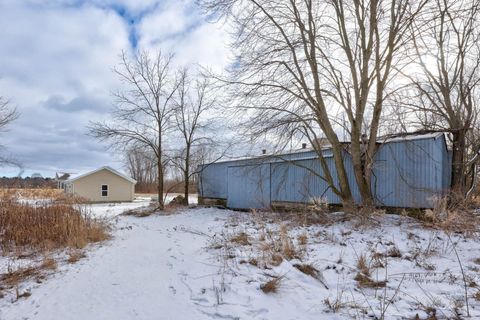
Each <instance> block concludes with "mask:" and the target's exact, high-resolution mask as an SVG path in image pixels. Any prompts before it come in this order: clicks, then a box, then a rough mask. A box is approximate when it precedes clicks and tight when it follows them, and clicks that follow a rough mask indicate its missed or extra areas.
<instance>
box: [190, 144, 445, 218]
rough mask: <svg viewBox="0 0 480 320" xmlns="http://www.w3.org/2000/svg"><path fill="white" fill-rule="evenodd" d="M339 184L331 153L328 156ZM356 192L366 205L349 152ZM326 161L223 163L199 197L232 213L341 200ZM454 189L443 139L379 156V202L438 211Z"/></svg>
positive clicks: (387, 148) (210, 168)
mask: <svg viewBox="0 0 480 320" xmlns="http://www.w3.org/2000/svg"><path fill="white" fill-rule="evenodd" d="M325 158H326V161H327V164H328V166H329V168H330V172H331V173H332V175H333V177H334V180H335V185H338V179H337V177H336V170H335V165H334V161H333V157H332V155H331V153H329V152H328V151H327V152H326V153H325ZM344 163H345V167H346V170H347V175H348V179H349V182H350V188H351V190H352V193H353V196H354V199H355V200H356V201H357V202H360V200H361V199H360V195H359V192H358V188H357V185H356V182H355V176H354V172H353V166H352V163H351V157H350V155H349V154H348V153H347V152H345V153H344ZM321 176H322V169H321V166H320V162H319V160H318V158H317V156H316V153H315V152H313V151H306V152H299V153H294V154H286V155H281V156H268V157H267V156H266V157H260V158H254V159H245V160H236V161H226V162H218V163H213V164H210V165H207V166H205V167H204V170H203V171H202V173H201V174H200V179H199V194H200V196H202V197H205V198H222V199H227V205H228V207H230V208H238V209H240V208H242V209H245V208H266V207H269V206H270V204H271V202H300V203H305V202H310V201H312V199H314V198H316V199H323V200H324V201H326V202H327V203H329V204H339V203H340V199H339V197H338V196H337V195H335V194H334V192H333V191H332V190H331V189H330V188H329V186H328V184H327V183H326V182H325V181H324V180H323V179H322V178H321ZM449 184H450V156H449V154H448V151H447V149H446V144H445V137H444V136H443V135H441V136H437V137H430V138H418V139H407V140H397V141H392V142H388V143H384V144H382V145H381V146H380V147H379V150H378V152H377V154H376V156H375V162H374V176H373V179H372V190H373V193H374V195H375V197H376V202H377V204H378V205H381V206H389V207H419V208H429V207H432V206H433V201H434V198H435V197H438V196H441V195H443V194H445V192H446V190H448V187H449Z"/></svg>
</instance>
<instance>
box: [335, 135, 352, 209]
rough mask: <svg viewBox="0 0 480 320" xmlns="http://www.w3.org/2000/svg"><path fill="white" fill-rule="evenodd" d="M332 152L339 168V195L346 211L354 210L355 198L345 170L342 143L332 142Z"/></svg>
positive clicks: (337, 168) (336, 166)
mask: <svg viewBox="0 0 480 320" xmlns="http://www.w3.org/2000/svg"><path fill="white" fill-rule="evenodd" d="M332 152H333V160H334V162H335V168H336V170H337V177H338V183H339V187H340V194H339V196H340V198H341V201H342V206H343V210H344V211H345V212H354V208H355V201H354V200H353V197H352V191H351V190H350V184H349V182H348V176H347V172H346V170H345V163H344V160H343V152H342V147H341V145H340V143H338V144H337V145H334V144H332Z"/></svg>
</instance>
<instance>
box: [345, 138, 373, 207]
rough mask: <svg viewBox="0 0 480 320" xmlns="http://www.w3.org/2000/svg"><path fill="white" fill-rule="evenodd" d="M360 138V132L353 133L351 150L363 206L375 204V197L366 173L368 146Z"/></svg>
mask: <svg viewBox="0 0 480 320" xmlns="http://www.w3.org/2000/svg"><path fill="white" fill-rule="evenodd" d="M360 139H361V137H360V136H359V135H358V134H353V133H352V141H351V151H350V152H351V155H352V165H353V173H354V175H355V181H356V183H357V186H358V191H359V193H360V197H361V198H362V200H361V201H362V206H365V207H371V206H373V197H372V192H371V188H370V181H367V177H366V174H365V173H366V171H365V169H366V168H365V165H366V159H365V157H364V155H365V152H366V146H364V145H363V144H362V143H361V142H360ZM362 148H363V150H362Z"/></svg>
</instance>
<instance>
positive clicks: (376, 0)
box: [200, 0, 426, 210]
mask: <svg viewBox="0 0 480 320" xmlns="http://www.w3.org/2000/svg"><path fill="white" fill-rule="evenodd" d="M200 2H201V3H202V4H203V5H204V7H205V8H206V9H207V10H211V11H215V12H217V13H220V14H223V15H224V16H226V17H227V19H228V21H230V22H231V23H232V24H233V26H234V28H235V34H234V35H235V36H236V40H235V41H234V43H233V48H234V50H236V52H237V53H238V57H237V60H236V61H235V63H234V64H233V67H232V70H231V73H230V77H229V78H228V79H224V78H222V79H220V80H222V81H223V82H224V83H228V84H232V85H234V89H233V90H232V93H233V94H234V95H235V97H236V98H237V101H239V103H238V107H239V108H240V109H241V110H253V115H254V117H253V118H250V121H251V125H250V127H251V128H252V130H251V132H252V133H253V134H254V135H257V136H259V135H266V134H267V135H268V134H270V135H273V136H275V137H282V138H283V139H284V140H290V139H292V138H293V137H294V136H298V135H301V136H303V137H306V138H307V139H308V140H309V141H310V142H311V143H312V145H313V146H315V145H316V144H314V143H313V142H314V141H317V140H318V138H321V137H322V136H325V137H326V138H327V139H328V141H329V142H330V144H331V150H332V153H333V157H334V163H335V174H336V176H335V174H333V173H332V171H331V168H329V166H328V163H327V161H326V160H325V158H324V151H323V150H322V149H321V148H318V147H315V150H316V152H317V154H318V155H319V158H320V163H321V166H322V170H323V177H322V178H323V179H324V180H325V181H326V182H327V183H328V184H329V186H330V188H331V189H332V191H333V192H334V193H336V194H337V195H338V196H339V197H340V198H341V199H342V203H343V205H344V207H345V208H346V209H347V210H348V209H351V208H352V206H354V200H353V196H352V191H351V188H350V183H351V182H353V181H349V179H348V175H347V169H346V164H345V163H346V162H345V161H344V158H345V148H344V144H343V143H342V137H341V136H339V132H340V131H341V130H340V129H341V127H342V126H344V127H345V129H346V130H347V133H348V135H349V138H350V140H351V143H350V148H349V150H348V151H349V152H350V154H351V159H352V164H353V168H354V173H355V180H356V183H357V185H358V188H359V191H360V194H361V197H362V201H363V204H365V205H371V204H372V203H373V197H372V191H371V187H370V180H371V176H372V169H373V157H374V154H375V152H376V140H377V135H378V130H379V126H380V121H381V117H382V111H383V102H384V100H385V99H386V97H387V95H388V84H389V81H391V80H392V77H393V76H394V73H395V72H394V70H393V68H392V66H393V65H394V64H395V65H399V64H400V62H401V57H402V52H403V50H404V48H405V46H406V43H407V42H408V41H409V40H410V39H408V38H407V37H406V35H407V32H406V31H408V30H409V28H410V25H411V24H412V22H413V20H414V19H415V17H416V16H417V15H418V14H419V13H420V12H421V9H422V8H423V6H424V5H425V3H426V0H383V1H382V0H356V1H346V0H345V1H344V0H288V1H285V0H203V1H200ZM343 115H344V116H345V123H344V122H343V121H342V116H343ZM337 181H338V183H337Z"/></svg>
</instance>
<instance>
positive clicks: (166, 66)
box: [90, 51, 178, 210]
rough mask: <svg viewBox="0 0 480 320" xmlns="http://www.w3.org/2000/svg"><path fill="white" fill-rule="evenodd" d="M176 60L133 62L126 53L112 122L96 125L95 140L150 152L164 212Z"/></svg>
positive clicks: (141, 56)
mask: <svg viewBox="0 0 480 320" xmlns="http://www.w3.org/2000/svg"><path fill="white" fill-rule="evenodd" d="M171 60H172V56H171V55H163V54H162V53H161V52H158V53H156V54H155V55H154V56H153V57H152V56H151V55H150V54H149V53H148V52H146V51H143V52H140V53H138V54H136V55H135V56H134V57H132V58H129V57H128V56H127V54H126V53H125V52H122V55H121V63H120V66H119V67H118V68H115V73H116V74H117V75H118V76H119V78H120V79H121V80H122V82H123V83H124V84H125V90H123V91H119V92H117V93H115V94H114V96H115V106H114V110H113V112H112V120H111V121H105V122H92V123H91V125H90V133H91V135H92V136H94V137H96V138H98V139H100V140H102V141H103V140H107V141H109V142H110V143H111V146H112V147H114V148H120V149H125V148H127V147H129V146H132V145H135V146H137V147H144V148H148V149H150V150H151V151H152V152H153V154H154V155H155V158H156V159H155V160H156V167H157V170H158V174H157V179H158V188H157V192H158V202H159V209H160V210H163V208H164V197H163V189H164V170H165V151H164V149H165V136H166V134H167V133H168V132H169V130H171V129H172V128H173V122H172V116H173V112H174V104H173V96H174V95H175V92H176V90H177V87H178V84H177V81H176V80H175V79H174V76H173V75H172V73H171V71H170V64H171Z"/></svg>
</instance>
